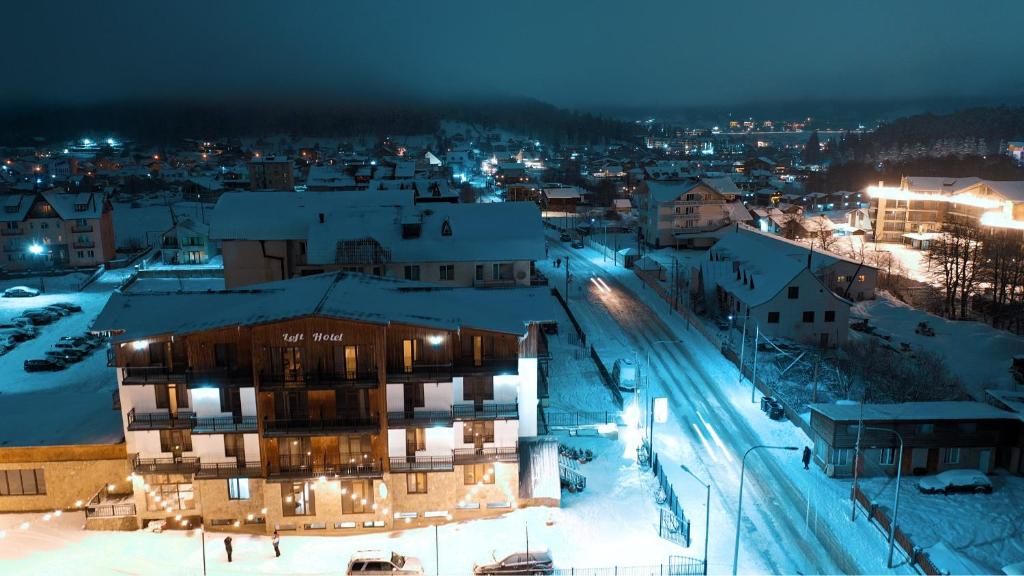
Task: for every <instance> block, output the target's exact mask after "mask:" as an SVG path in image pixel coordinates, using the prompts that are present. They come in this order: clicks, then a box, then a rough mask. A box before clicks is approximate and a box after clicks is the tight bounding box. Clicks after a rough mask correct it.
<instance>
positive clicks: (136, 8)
mask: <svg viewBox="0 0 1024 576" xmlns="http://www.w3.org/2000/svg"><path fill="white" fill-rule="evenodd" d="M0 21H2V22H3V23H4V26H3V27H2V32H0V48H2V51H3V54H4V58H3V62H4V71H3V81H2V82H0V99H3V100H7V101H10V100H24V99H41V98H42V99H49V100H59V101H68V102H95V101H105V100H123V99H140V98H150V97H168V98H187V99H203V98H206V97H213V96H217V97H227V98H245V97H248V96H251V95H258V96H263V97H271V96H282V95H284V96H324V97H331V98H337V97H346V96H347V97H352V96H354V95H364V94H381V93H385V94H395V95H398V96H401V97H408V96H427V97H442V98H460V97H464V96H467V95H472V96H479V95H490V94H506V95H515V96H530V97H535V98H538V99H541V100H545V101H549V102H552V103H554V104H558V105H562V106H568V107H584V108H585V107H593V106H689V105H721V104H732V103H746V102H760V101H790V100H806V99H810V100H828V99H835V98H840V99H844V100H846V99H890V98H898V99H903V98H936V97H956V96H998V95H1001V94H1010V95H1020V94H1024V66H1022V65H1021V48H1020V46H1021V42H1022V37H1021V24H1022V23H1024V2H1022V1H1020V0H1008V1H1002V0H999V1H989V0H958V1H953V0H949V1H947V0H930V1H917V0H914V1H910V0H907V1H903V0H885V1H878V2H869V1H856V0H854V1H841V0H814V1H810V0H808V1H796V0H794V1H788V0H757V1H750V2H747V1H735V2H733V1H728V2H727V1H718V0H715V1H701V2H696V1H689V0H658V1H656V0H649V1H644V0H622V1H619V2H610V1H604V0H580V1H568V0H547V1H537V2H533V1H530V0H515V1H511V2H502V1H497V0H479V1H475V2H468V1H467V2H463V1H455V0H433V1H429V2H427V1H418V0H408V1H397V0H396V1H390V0H375V1H367V2H364V1H357V0H332V1H322V2H295V1H281V2H265V1H262V0H247V1H245V2H241V1H239V2H234V1H218V0H211V1H208V2H191V1H178V0H170V1H165V2H149V1H145V0H133V1H124V2H122V1H120V0H116V1H115V0H103V1H100V2H82V1H80V0H75V1H22V2H8V3H5V5H4V8H3V11H2V19H0Z"/></svg>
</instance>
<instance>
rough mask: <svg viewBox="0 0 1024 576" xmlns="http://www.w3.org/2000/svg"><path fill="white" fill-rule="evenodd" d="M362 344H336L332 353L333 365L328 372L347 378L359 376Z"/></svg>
mask: <svg viewBox="0 0 1024 576" xmlns="http://www.w3.org/2000/svg"><path fill="white" fill-rule="evenodd" d="M360 348H361V346H355V345H350V346H335V347H334V350H333V351H332V354H331V362H332V365H331V366H330V367H328V372H330V373H332V374H337V375H339V376H341V377H342V378H344V379H346V380H355V379H356V378H358V377H359V360H360V356H362V354H361V353H362V350H360Z"/></svg>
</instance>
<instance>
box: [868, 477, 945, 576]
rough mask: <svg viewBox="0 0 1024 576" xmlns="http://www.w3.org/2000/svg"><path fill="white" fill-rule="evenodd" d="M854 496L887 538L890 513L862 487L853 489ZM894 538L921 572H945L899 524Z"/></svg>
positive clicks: (931, 575)
mask: <svg viewBox="0 0 1024 576" xmlns="http://www.w3.org/2000/svg"><path fill="white" fill-rule="evenodd" d="M853 498H854V500H856V501H857V503H858V504H860V507H861V508H863V509H864V513H865V514H867V518H868V522H874V523H875V524H877V525H878V527H879V528H881V529H882V533H883V534H885V536H886V538H888V535H889V526H890V519H889V515H888V514H886V512H885V511H884V510H882V509H881V508H880V507H879V506H878V505H877V504H875V503H873V502H871V499H870V498H868V496H867V494H865V493H864V492H863V491H862V490H861V489H860V487H855V488H854V489H853ZM893 540H894V541H895V542H896V546H898V547H899V548H900V549H901V550H903V553H904V554H906V556H907V558H909V559H910V563H911V564H912V565H916V566H917V567H918V568H919V569H920V570H921V572H923V573H924V574H926V575H927V576H939V575H941V574H943V572H942V571H940V570H939V569H938V568H937V567H936V566H935V564H934V563H932V560H931V558H929V557H928V553H927V552H924V551H923V550H921V549H920V548H918V547H916V546H914V543H913V542H912V541H911V540H910V537H909V536H907V535H906V533H905V532H903V530H902V529H901V528H900V527H899V526H897V527H896V530H895V531H894V532H893Z"/></svg>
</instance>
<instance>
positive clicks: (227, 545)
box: [224, 536, 231, 562]
mask: <svg viewBox="0 0 1024 576" xmlns="http://www.w3.org/2000/svg"><path fill="white" fill-rule="evenodd" d="M224 551H225V552H227V553H228V562H231V536H228V537H227V538H225V539H224Z"/></svg>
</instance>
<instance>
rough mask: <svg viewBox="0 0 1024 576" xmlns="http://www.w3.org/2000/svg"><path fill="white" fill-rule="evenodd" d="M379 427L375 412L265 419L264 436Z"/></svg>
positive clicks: (375, 428)
mask: <svg viewBox="0 0 1024 576" xmlns="http://www.w3.org/2000/svg"><path fill="white" fill-rule="evenodd" d="M379 428H380V418H379V417H378V416H377V415H376V414H358V415H351V416H340V417H336V418H319V419H313V418H309V417H305V418H283V419H275V420H265V421H264V423H263V434H264V435H265V436H289V435H319V434H332V433H336V432H355V431H363V430H365V431H372V430H377V429H379Z"/></svg>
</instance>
